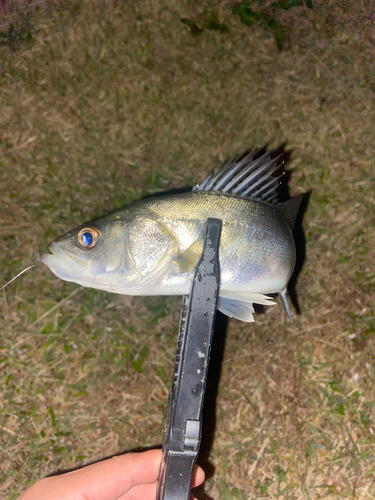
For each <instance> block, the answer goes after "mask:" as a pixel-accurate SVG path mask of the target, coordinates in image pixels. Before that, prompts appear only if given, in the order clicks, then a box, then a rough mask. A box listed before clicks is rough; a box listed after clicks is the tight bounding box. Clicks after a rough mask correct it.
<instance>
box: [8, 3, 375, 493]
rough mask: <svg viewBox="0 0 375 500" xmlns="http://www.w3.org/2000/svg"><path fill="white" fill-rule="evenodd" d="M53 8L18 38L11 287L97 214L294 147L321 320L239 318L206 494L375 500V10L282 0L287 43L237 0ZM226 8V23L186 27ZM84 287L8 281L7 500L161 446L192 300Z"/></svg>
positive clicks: (227, 356)
mask: <svg viewBox="0 0 375 500" xmlns="http://www.w3.org/2000/svg"><path fill="white" fill-rule="evenodd" d="M47 5H48V4H47ZM56 5H57V6H56ZM38 6H39V7H40V8H39V9H34V11H33V13H32V15H31V23H32V26H33V32H32V37H31V40H30V42H27V41H22V40H19V41H17V43H15V44H13V45H11V46H8V45H3V46H1V47H0V82H1V84H0V176H1V177H0V192H1V204H0V216H1V218H0V220H1V227H0V234H1V242H2V244H1V250H2V252H1V256H0V258H1V268H2V270H3V274H2V279H3V280H4V282H5V281H6V280H8V279H10V278H11V277H12V276H14V275H15V274H17V272H18V271H19V270H21V269H22V268H23V267H26V266H27V265H28V264H29V263H30V262H32V261H34V260H35V259H36V257H37V255H38V254H39V253H40V252H41V251H43V250H44V249H45V248H46V246H47V244H48V243H49V242H50V241H51V240H52V239H53V238H55V237H56V236H58V235H60V234H61V233H63V232H65V231H66V230H67V229H69V228H71V227H73V226H75V225H77V224H79V223H81V222H83V221H84V220H88V219H92V218H94V217H96V216H99V215H102V214H104V213H106V211H110V210H112V209H114V208H116V207H119V206H121V205H123V204H125V203H127V202H129V201H131V200H134V199H137V198H139V197H140V196H142V195H144V194H147V193H151V192H153V191H155V190H157V189H166V188H169V187H170V188H172V187H181V186H184V185H188V184H192V182H193V181H194V179H195V177H196V176H203V175H204V174H205V172H206V171H207V169H209V168H211V166H212V164H213V163H216V164H217V163H220V162H221V161H223V160H224V159H225V158H227V157H228V156H229V155H231V154H233V153H235V152H237V151H242V150H243V149H244V148H245V147H251V146H256V145H258V144H260V145H262V144H265V143H269V145H270V146H275V145H279V144H281V143H283V142H284V141H285V142H286V144H287V147H288V148H289V149H290V150H292V161H291V164H290V166H291V168H292V169H293V176H292V191H293V193H299V192H304V191H307V190H309V189H312V190H313V192H312V196H311V200H310V203H309V206H308V210H307V212H306V216H305V219H304V230H305V236H306V248H307V255H306V261H305V265H304V267H303V269H302V272H301V274H300V276H299V280H298V283H297V290H298V295H299V302H300V304H301V310H302V311H301V312H302V314H301V316H298V317H296V318H295V322H294V323H293V324H292V325H289V324H287V323H286V322H285V321H284V318H283V317H282V313H281V307H275V308H273V309H269V310H268V311H267V313H266V314H264V315H259V316H258V317H257V322H256V323H255V324H252V325H247V324H243V323H240V322H237V321H234V320H230V321H229V323H228V330H227V340H226V347H225V353H224V361H223V367H222V374H221V379H220V384H219V394H218V398H217V408H216V413H217V422H216V423H217V427H216V434H215V439H214V443H213V448H212V451H211V455H210V459H211V462H212V463H213V464H214V466H215V468H216V470H215V474H214V475H213V477H211V478H210V479H208V481H207V483H206V493H208V494H209V495H210V496H212V497H213V498H223V499H232V498H234V499H236V498H238V499H243V498H259V499H260V498H264V499H268V498H270V499H275V498H278V499H285V500H286V499H288V500H292V499H293V500H294V499H296V500H297V499H311V500H316V499H319V498H326V499H331V500H333V499H337V498H355V499H358V500H365V499H366V500H367V499H371V498H375V496H374V491H375V487H374V485H373V475H374V458H375V455H374V451H373V450H374V432H375V425H374V417H375V415H374V407H375V391H374V389H373V387H374V362H373V361H374V336H373V334H374V332H375V327H374V320H375V315H374V309H375V308H374V305H375V294H374V284H375V275H374V264H373V263H374V260H375V250H374V249H375V228H374V187H375V186H374V177H375V176H374V164H375V151H374V145H373V137H374V135H375V125H374V116H375V109H374V88H375V74H374V70H373V61H374V34H373V27H372V22H373V15H374V14H373V7H372V4H371V2H368V3H366V2H364V1H359V0H358V1H352V2H343V4H342V6H341V7H340V6H339V5H338V2H333V1H332V2H322V5H320V6H317V7H316V8H315V9H314V10H309V9H304V8H303V7H296V8H294V9H292V10H290V11H285V12H281V13H280V20H281V21H282V22H283V23H284V24H285V25H288V26H289V27H290V29H291V49H290V50H288V51H284V52H281V53H280V52H279V51H278V50H277V48H276V45H275V42H274V40H273V38H272V36H270V34H269V33H268V32H266V31H265V29H264V28H263V27H257V26H254V27H253V28H251V29H250V28H248V27H247V26H244V25H243V24H241V22H240V20H239V17H238V16H235V15H233V14H232V11H231V9H232V7H233V5H232V4H231V3H229V2H215V3H212V2H203V3H197V4H195V3H188V2H179V3H178V5H176V3H175V2H169V1H165V2H162V1H161V0H160V1H158V0H154V1H145V2H141V3H140V2H126V3H121V2H113V3H112V2H110V1H109V0H108V1H103V2H100V3H99V2H98V3H96V4H95V5H93V3H92V2H89V1H86V0H84V1H82V2H75V3H73V2H71V1H69V2H65V3H64V7H62V6H61V5H60V6H58V4H55V5H54V8H50V7H45V6H44V4H43V2H40V3H39V4H38ZM212 13H215V15H217V17H218V19H219V20H220V21H221V22H224V23H225V24H226V26H227V27H228V31H227V32H224V33H220V32H215V31H212V30H209V29H207V28H204V29H203V31H202V33H201V34H200V35H198V36H194V35H193V34H192V32H191V30H190V29H189V27H188V26H187V25H184V24H182V23H181V18H189V19H192V20H194V22H196V23H198V24H199V25H200V26H204V23H205V19H207V18H208V17H209V16H210V15H211V14H212ZM7 15H9V16H10V15H11V16H14V15H15V14H14V10H13V11H9V12H8V13H7ZM12 19H13V18H12ZM7 22H8V24H9V20H8V21H7V19H6V18H5V17H4V18H3V19H2V24H1V27H0V31H1V30H5V29H7V28H5V26H6V23H7ZM76 290H77V288H76V286H75V285H72V284H68V283H64V282H62V281H59V280H57V278H54V277H53V276H52V275H51V274H49V272H48V271H47V270H46V269H43V268H42V266H41V265H40V266H39V267H36V268H35V269H33V270H31V271H30V272H29V273H27V274H26V275H25V276H24V277H23V278H20V279H19V280H18V281H16V282H15V283H14V284H12V285H10V286H9V287H8V288H6V289H5V291H4V293H3V292H1V293H2V296H1V298H0V315H1V316H0V321H1V332H2V334H1V340H0V367H1V371H0V377H1V388H2V394H1V398H0V412H1V413H0V429H1V438H0V439H1V443H2V450H1V461H0V462H1V463H0V471H1V474H2V475H1V486H0V496H1V495H2V496H3V498H15V497H16V496H17V495H18V494H19V493H20V492H21V491H22V490H23V489H24V488H25V487H26V486H27V485H28V484H30V483H31V482H33V481H35V480H36V479H38V478H40V477H42V476H44V475H46V474H48V473H51V472H53V471H55V470H58V469H63V468H70V467H74V466H77V465H80V464H83V463H85V462H88V461H92V460H95V459H99V458H101V457H104V456H106V455H109V454H113V453H118V452H120V451H122V450H126V449H130V448H133V447H138V446H147V445H155V444H158V443H160V442H161V431H162V427H163V413H164V407H165V403H166V397H167V393H168V387H169V384H170V379H171V375H172V370H173V359H174V349H175V341H176V332H177V324H178V316H179V308H180V300H179V299H177V298H174V297H171V298H163V297H156V298H131V297H121V296H115V295H110V294H107V293H101V292H97V291H93V290H88V289H82V290H79V291H78V292H75V291H76ZM69 294H71V295H70V296H69ZM66 297H68V300H65V298H66ZM58 304H59V305H58ZM57 305H58V307H56V306H57ZM48 311H50V312H49V313H48V314H46V313H47V312H48Z"/></svg>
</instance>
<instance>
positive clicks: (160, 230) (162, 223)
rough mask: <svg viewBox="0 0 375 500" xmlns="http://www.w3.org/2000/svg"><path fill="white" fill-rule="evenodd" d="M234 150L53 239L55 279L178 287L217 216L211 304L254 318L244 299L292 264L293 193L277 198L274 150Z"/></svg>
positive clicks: (128, 287)
mask: <svg viewBox="0 0 375 500" xmlns="http://www.w3.org/2000/svg"><path fill="white" fill-rule="evenodd" d="M271 155H272V151H271V152H268V153H265V154H264V155H262V156H260V157H257V151H253V152H252V153H249V154H247V155H245V156H244V157H243V158H242V159H240V160H239V161H237V158H233V159H232V160H230V161H229V162H228V163H226V164H225V165H224V166H223V167H222V168H221V170H220V171H219V172H218V173H217V174H215V172H214V170H211V172H210V173H209V174H208V175H207V177H206V178H205V179H204V181H203V182H202V184H201V185H196V186H195V187H194V188H193V191H192V192H190V193H184V194H177V195H169V196H163V197H156V198H151V199H146V200H140V201H138V202H135V203H132V204H130V205H128V206H126V207H124V208H122V209H120V210H118V211H116V212H114V213H112V214H110V215H107V216H105V217H102V218H100V219H97V220H95V221H93V222H90V223H87V224H84V225H82V226H80V227H78V228H76V229H73V230H72V231H69V232H68V233H66V234H65V235H63V236H61V237H59V238H58V239H56V240H55V241H54V242H53V243H52V244H51V245H50V247H49V250H50V252H51V253H50V254H43V255H42V256H41V261H42V262H43V263H44V264H46V265H47V266H48V267H49V268H50V269H51V271H52V272H53V273H54V274H55V275H56V276H58V277H59V278H61V279H63V280H66V281H73V282H75V283H79V284H80V285H83V286H86V287H91V288H98V289H100V290H106V291H109V292H114V293H120V294H126V295H184V294H188V293H189V289H190V286H191V282H192V278H193V273H194V268H195V266H196V264H197V262H198V260H199V257H200V255H201V252H202V248H203V238H204V230H205V225H206V221H207V218H209V217H216V218H219V219H221V220H222V222H223V227H222V235H221V241H220V248H219V260H220V269H221V286H220V297H219V302H218V309H219V310H220V311H222V312H223V313H224V314H226V315H227V316H230V317H234V318H237V319H240V320H242V321H247V322H250V321H254V319H253V312H254V309H253V303H256V304H264V305H272V304H274V303H275V302H272V299H271V298H270V297H268V296H267V295H266V294H274V293H279V294H280V296H281V298H282V302H283V305H284V308H285V311H286V313H287V316H288V318H289V319H291V315H290V311H289V307H288V303H287V299H286V287H287V284H288V281H289V279H290V277H291V275H292V272H293V269H294V265H295V245H294V240H293V236H292V227H293V224H294V220H295V217H296V215H297V212H298V209H299V203H300V198H292V199H291V200H289V201H287V202H286V203H283V204H281V203H279V202H278V193H277V188H278V185H279V184H280V182H279V178H280V177H281V176H274V175H273V174H274V173H275V172H276V171H277V170H280V167H281V165H280V163H279V158H275V159H272V156H271Z"/></svg>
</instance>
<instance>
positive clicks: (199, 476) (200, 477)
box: [191, 465, 206, 488]
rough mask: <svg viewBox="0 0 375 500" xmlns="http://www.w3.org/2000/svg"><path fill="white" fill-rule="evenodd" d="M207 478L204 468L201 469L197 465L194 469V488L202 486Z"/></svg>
mask: <svg viewBox="0 0 375 500" xmlns="http://www.w3.org/2000/svg"><path fill="white" fill-rule="evenodd" d="M205 477H206V474H205V473H204V470H203V469H202V467H199V465H196V466H195V468H194V473H193V481H192V484H191V485H192V487H193V488H195V487H196V486H199V485H200V484H202V483H203V481H204V479H205Z"/></svg>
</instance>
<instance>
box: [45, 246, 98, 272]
mask: <svg viewBox="0 0 375 500" xmlns="http://www.w3.org/2000/svg"><path fill="white" fill-rule="evenodd" d="M48 250H49V251H50V252H51V253H43V254H42V255H41V256H40V260H41V262H43V264H45V265H46V266H47V267H48V268H49V269H50V270H51V271H52V272H53V274H55V275H56V276H57V277H58V278H61V279H63V280H66V281H72V278H78V277H80V276H82V274H83V273H84V272H85V271H86V270H87V268H88V265H89V264H88V262H87V261H86V260H84V259H83V258H80V257H77V256H75V255H69V254H67V253H65V252H64V251H63V250H61V248H59V246H58V245H57V244H56V243H51V245H50V246H49V247H48Z"/></svg>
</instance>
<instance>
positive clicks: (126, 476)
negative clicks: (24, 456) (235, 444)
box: [18, 450, 204, 500]
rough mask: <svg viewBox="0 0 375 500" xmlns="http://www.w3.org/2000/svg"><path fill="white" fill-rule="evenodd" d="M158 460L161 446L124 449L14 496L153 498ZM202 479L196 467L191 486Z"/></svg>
mask: <svg viewBox="0 0 375 500" xmlns="http://www.w3.org/2000/svg"><path fill="white" fill-rule="evenodd" d="M160 461H161V450H150V451H145V452H142V453H126V454H125V455H120V456H117V457H113V458H109V459H107V460H103V461H102V462H98V463H96V464H92V465H88V466H87V467H83V468H82V469H78V470H75V471H72V472H67V473H66V474H61V475H59V476H52V477H47V478H45V479H42V480H40V481H38V482H37V483H35V484H33V485H32V486H31V487H30V488H28V489H27V490H26V491H25V492H24V493H22V495H21V496H20V497H18V500H155V498H156V488H157V478H158V475H159V469H160ZM203 481H204V472H203V470H202V469H201V468H200V467H196V469H195V474H194V478H193V486H198V485H200V484H202V483H203ZM193 498H194V497H193Z"/></svg>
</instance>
